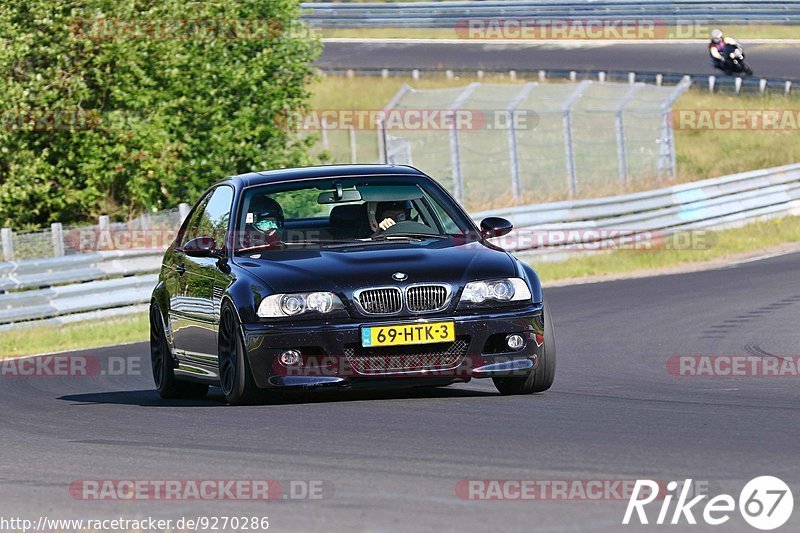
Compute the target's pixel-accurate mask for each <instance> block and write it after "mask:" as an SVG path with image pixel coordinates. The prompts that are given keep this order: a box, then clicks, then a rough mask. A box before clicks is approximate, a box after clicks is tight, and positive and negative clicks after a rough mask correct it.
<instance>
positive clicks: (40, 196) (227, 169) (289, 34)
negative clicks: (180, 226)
mask: <svg viewBox="0 0 800 533" xmlns="http://www.w3.org/2000/svg"><path fill="white" fill-rule="evenodd" d="M298 17H299V4H298V1H297V0H267V1H264V0H217V1H216V2H213V3H212V2H185V1H183V0H138V1H137V0H4V1H3V2H2V3H0V40H2V42H0V121H2V122H0V224H2V225H10V226H14V227H17V228H20V227H31V226H36V225H44V224H47V223H49V222H54V221H61V222H80V221H83V220H89V219H93V218H94V217H96V216H97V215H99V214H109V215H112V216H114V217H116V218H126V217H128V216H131V215H132V214H135V213H137V212H139V211H142V210H145V209H160V208H165V207H173V206H175V205H177V204H178V203H179V202H182V201H189V202H191V201H194V200H196V199H197V197H198V196H199V194H200V193H201V192H202V191H203V190H204V189H205V188H206V187H208V186H209V185H210V184H212V183H213V182H215V181H217V180H219V179H221V178H223V177H225V176H226V175H230V174H236V173H242V172H247V171H251V170H261V169H266V168H277V167H285V166H294V165H302V164H307V163H309V162H310V161H309V158H308V155H307V153H308V144H309V143H310V142H311V141H313V139H310V140H309V139H307V140H300V139H298V138H297V136H296V135H295V134H294V133H292V132H289V131H287V129H286V127H285V121H284V120H283V119H282V117H284V116H285V115H286V113H287V112H298V111H300V112H302V111H303V110H304V109H305V108H306V107H305V106H306V101H307V98H308V96H309V94H308V89H307V86H308V83H309V82H310V81H311V80H312V78H313V70H312V68H311V65H310V63H311V61H312V60H313V59H314V58H315V57H316V55H317V54H318V53H319V48H320V45H319V42H318V40H317V39H315V38H312V37H309V34H308V32H304V31H303V28H302V26H301V25H300V24H299V22H298ZM97 19H118V20H119V19H121V20H122V21H126V22H135V23H136V24H134V25H128V26H123V25H122V24H120V23H114V24H113V25H110V23H109V25H106V26H102V25H100V24H99V23H98V20H97ZM187 19H189V20H188V21H187ZM210 19H214V20H215V21H217V22H216V23H213V22H212V26H213V24H218V26H216V27H215V28H216V29H215V30H213V29H212V31H211V32H210V33H205V34H203V36H202V37H201V36H200V34H201V29H200V28H198V27H196V26H193V25H194V24H196V23H197V22H198V21H201V20H203V21H208V20H210ZM166 21H173V22H171V23H168V22H166ZM144 22H150V23H152V24H153V25H152V26H150V28H149V29H148V27H147V26H144V25H142V24H141V23H144ZM178 23H180V26H175V25H174V24H178ZM170 24H173V25H172V26H170ZM154 28H155V30H154ZM148 31H151V32H155V33H149V34H148V33H147V32H148ZM158 31H165V32H166V33H158ZM134 32H135V33H134Z"/></svg>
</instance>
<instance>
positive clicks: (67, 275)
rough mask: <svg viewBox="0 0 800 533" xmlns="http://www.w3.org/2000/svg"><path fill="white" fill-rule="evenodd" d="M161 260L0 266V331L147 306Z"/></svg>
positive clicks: (150, 255) (93, 257)
mask: <svg viewBox="0 0 800 533" xmlns="http://www.w3.org/2000/svg"><path fill="white" fill-rule="evenodd" d="M162 255H163V250H141V251H132V252H127V251H104V252H97V253H90V254H76V255H70V256H66V257H54V258H47V259H31V260H27V261H18V262H7V263H0V330H2V329H8V327H11V326H13V325H14V324H15V323H27V322H25V321H30V320H37V321H39V320H51V321H69V320H70V319H69V318H66V319H65V317H72V319H76V318H79V316H77V315H76V314H80V313H89V312H96V311H98V310H105V309H116V308H124V307H126V306H134V305H136V304H142V303H145V302H148V301H149V300H150V293H151V292H152V290H153V287H154V286H155V284H156V281H157V279H158V275H157V274H156V273H157V272H158V270H159V268H160V267H161V256H162Z"/></svg>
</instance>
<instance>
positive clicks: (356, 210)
mask: <svg viewBox="0 0 800 533" xmlns="http://www.w3.org/2000/svg"><path fill="white" fill-rule="evenodd" d="M365 205H366V204H359V205H353V204H351V205H337V206H336V207H334V208H333V209H331V214H330V223H331V224H332V225H340V224H350V223H353V222H356V221H358V219H359V218H362V217H364V216H366V215H365V213H364V206H365Z"/></svg>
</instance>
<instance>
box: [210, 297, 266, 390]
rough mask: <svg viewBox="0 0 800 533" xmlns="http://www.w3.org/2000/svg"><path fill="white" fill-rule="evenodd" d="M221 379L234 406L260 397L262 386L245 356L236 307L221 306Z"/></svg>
mask: <svg viewBox="0 0 800 533" xmlns="http://www.w3.org/2000/svg"><path fill="white" fill-rule="evenodd" d="M219 381H220V385H221V386H222V392H223V393H224V394H225V399H226V400H228V403H229V404H231V405H246V404H250V403H254V402H255V401H257V400H258V397H259V389H258V387H257V386H256V384H255V381H254V380H253V372H252V371H251V370H250V363H249V362H248V361H247V357H246V356H245V349H244V341H243V340H242V333H241V328H240V325H239V319H238V318H237V317H236V313H234V311H233V309H232V308H231V307H230V306H229V305H226V306H224V307H223V308H222V314H221V316H220V324H219Z"/></svg>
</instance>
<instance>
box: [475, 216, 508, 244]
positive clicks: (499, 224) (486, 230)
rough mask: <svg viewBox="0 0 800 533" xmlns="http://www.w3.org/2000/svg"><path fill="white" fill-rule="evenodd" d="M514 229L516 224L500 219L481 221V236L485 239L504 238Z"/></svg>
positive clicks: (491, 218) (493, 218) (492, 218)
mask: <svg viewBox="0 0 800 533" xmlns="http://www.w3.org/2000/svg"><path fill="white" fill-rule="evenodd" d="M512 229H514V224H512V223H511V222H509V221H508V220H506V219H504V218H500V217H487V218H484V219H483V220H481V234H483V236H484V237H486V238H487V239H488V238H491V237H502V236H503V235H505V234H507V233H508V232H510V231H511V230H512Z"/></svg>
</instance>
